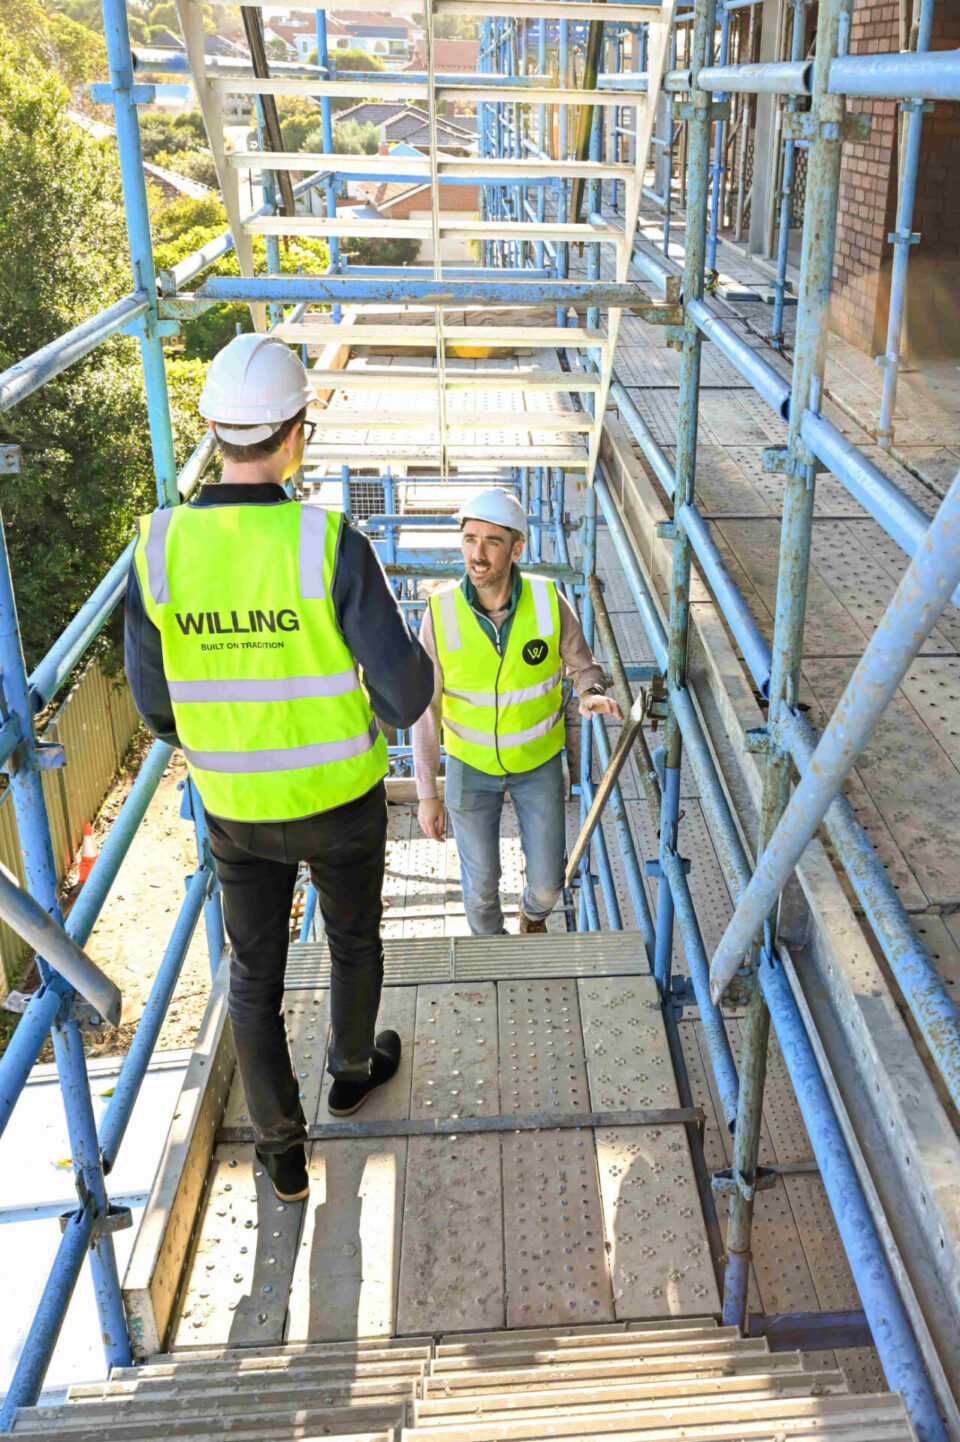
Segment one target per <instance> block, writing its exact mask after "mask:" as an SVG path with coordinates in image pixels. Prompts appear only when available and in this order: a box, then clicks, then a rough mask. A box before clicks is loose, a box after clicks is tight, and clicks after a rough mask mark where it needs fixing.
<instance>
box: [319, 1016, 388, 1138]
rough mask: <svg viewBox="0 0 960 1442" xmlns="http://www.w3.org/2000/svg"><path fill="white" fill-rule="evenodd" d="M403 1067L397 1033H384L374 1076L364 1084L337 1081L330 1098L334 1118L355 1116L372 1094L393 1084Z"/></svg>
mask: <svg viewBox="0 0 960 1442" xmlns="http://www.w3.org/2000/svg"><path fill="white" fill-rule="evenodd" d="M399 1065H400V1038H399V1037H398V1036H397V1033H396V1032H395V1031H382V1032H381V1033H380V1035H379V1036H378V1037H377V1040H376V1045H375V1046H374V1049H373V1056H372V1058H371V1060H370V1075H369V1076H368V1077H364V1079H363V1081H346V1080H344V1079H343V1078H341V1077H334V1079H333V1086H332V1087H331V1088H330V1095H329V1097H328V1098H327V1111H328V1112H329V1113H330V1115H331V1116H332V1117H349V1116H352V1115H353V1113H354V1112H356V1111H359V1110H360V1108H361V1107H362V1106H363V1104H364V1102H365V1101H366V1099H367V1097H368V1096H369V1095H370V1093H371V1092H372V1091H374V1090H375V1089H376V1088H377V1087H380V1086H383V1084H384V1082H388V1081H389V1080H390V1078H391V1077H392V1076H393V1074H394V1073H395V1071H396V1070H397V1067H398V1066H399Z"/></svg>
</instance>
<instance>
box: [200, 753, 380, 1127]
mask: <svg viewBox="0 0 960 1442" xmlns="http://www.w3.org/2000/svg"><path fill="white" fill-rule="evenodd" d="M207 824H208V826H209V828H210V846H211V850H212V851H213V858H214V861H215V863H216V868H217V875H218V877H219V878H220V885H221V886H222V887H223V919H224V923H225V925H226V930H227V935H228V937H229V939H230V943H231V946H232V948H233V955H232V957H231V960H230V989H229V1003H230V1021H231V1024H232V1027H233V1037H234V1042H235V1044H236V1048H237V1065H238V1066H239V1068H240V1077H241V1080H242V1082H243V1089H244V1093H245V1095H246V1098H247V1109H248V1112H249V1115H250V1121H251V1124H252V1126H253V1131H254V1135H255V1137H256V1140H257V1145H258V1146H259V1147H260V1148H261V1150H262V1151H265V1152H283V1151H286V1149H287V1148H288V1147H290V1146H292V1145H293V1144H294V1143H295V1142H300V1141H303V1140H304V1139H305V1137H306V1135H307V1132H306V1121H305V1118H304V1115H303V1109H302V1107H301V1106H300V1097H299V1089H298V1087H297V1080H296V1076H295V1074H294V1070H293V1066H292V1064H291V1061H290V1049H289V1046H288V1044H287V1035H286V1030H285V1027H284V1018H283V985H284V973H285V971H286V965H287V946H288V940H289V934H290V907H291V904H292V901H293V890H294V885H295V883H296V879H297V867H298V863H299V862H300V861H306V862H307V863H308V864H309V867H310V874H311V876H312V877H313V884H314V886H315V887H316V888H317V895H318V899H319V905H320V913H321V915H322V917H323V924H324V926H325V927H326V932H327V941H328V943H329V947H330V960H331V979H330V1046H329V1049H328V1053H327V1070H328V1071H330V1072H331V1073H332V1074H333V1075H334V1076H339V1075H346V1076H348V1077H357V1078H359V1077H362V1076H364V1075H366V1073H367V1071H368V1069H369V1066H370V1058H371V1055H372V1052H373V1039H374V1032H375V1030H376V1022H377V1011H378V1009H379V1006H380V991H381V987H382V985H383V943H382V941H381V939H380V920H381V916H382V914H383V903H382V900H381V897H382V892H383V871H384V862H385V856H386V840H387V795H386V788H385V787H384V784H383V782H382V781H378V782H377V784H376V786H374V787H373V788H372V790H370V791H368V792H367V793H366V795H364V796H361V797H359V798H358V800H356V801H351V802H349V803H348V804H347V805H346V806H338V807H336V808H335V809H334V810H333V811H322V812H319V813H318V814H317V815H316V816H309V817H306V818H304V819H303V820H301V821H281V822H256V823H251V822H243V821H224V820H220V819H218V818H217V817H215V816H210V815H208V816H207ZM311 1120H312V1118H311Z"/></svg>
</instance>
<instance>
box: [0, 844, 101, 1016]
mask: <svg viewBox="0 0 960 1442" xmlns="http://www.w3.org/2000/svg"><path fill="white" fill-rule="evenodd" d="M0 916H2V917H3V919H4V921H5V922H6V923H7V925H8V926H11V927H12V928H13V930H14V931H15V932H16V933H17V935H18V936H22V937H23V939H24V941H25V942H27V944H28V945H29V946H30V947H32V949H33V950H34V951H36V952H39V954H40V955H41V956H42V957H43V958H44V959H45V960H46V961H48V962H49V963H50V965H51V966H53V967H55V968H56V969H57V971H58V972H59V973H60V975H61V976H64V977H66V979H67V981H69V983H70V985H71V986H73V987H75V988H76V990H77V991H78V992H79V993H80V995H81V996H82V997H83V998H84V1000H85V1001H88V1002H89V1003H90V1005H91V1006H93V1007H95V1008H96V1009H97V1011H98V1012H99V1013H100V1015H101V1016H103V1017H105V1018H106V1019H107V1021H109V1022H110V1024H111V1025H112V1026H118V1025H119V1022H120V1006H121V996H120V988H119V987H118V986H117V984H116V983H115V982H113V981H111V980H110V978H109V976H107V975H106V973H105V972H103V971H101V970H100V968H99V966H97V964H96V962H94V961H91V960H90V958H89V956H87V953H86V952H85V951H84V950H83V949H82V947H80V946H78V945H77V943H76V942H75V941H74V940H73V938H72V937H70V936H68V935H67V933H66V932H65V931H64V930H63V928H62V927H61V926H59V925H58V924H57V922H56V921H54V919H53V917H52V916H50V915H49V914H48V913H47V912H46V911H44V909H43V907H42V906H41V905H40V903H39V902H37V901H34V899H33V897H32V896H31V895H30V894H29V892H26V891H21V889H20V887H19V886H17V884H16V883H15V882H13V881H10V880H9V879H8V877H7V876H5V875H4V874H3V873H2V872H0Z"/></svg>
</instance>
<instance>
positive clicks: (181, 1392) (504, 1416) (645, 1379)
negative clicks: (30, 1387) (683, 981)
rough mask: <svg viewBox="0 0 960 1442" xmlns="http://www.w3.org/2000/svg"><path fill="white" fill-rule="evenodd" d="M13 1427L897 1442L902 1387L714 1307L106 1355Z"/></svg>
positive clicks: (406, 1438)
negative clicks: (823, 1362) (95, 1372)
mask: <svg viewBox="0 0 960 1442" xmlns="http://www.w3.org/2000/svg"><path fill="white" fill-rule="evenodd" d="M13 1435H14V1436H15V1437H19V1438H23V1439H24V1442H26V1439H33V1438H35V1439H38V1442H39V1439H41V1438H42V1439H47V1438H49V1437H51V1436H59V1437H64V1438H70V1439H71V1442H95V1439H96V1442H101V1439H102V1442H148V1439H152V1438H174V1437H177V1438H182V1439H185V1442H187V1439H190V1442H201V1439H203V1442H228V1439H229V1442H247V1439H249V1442H254V1439H261V1438H271V1439H273V1442H285V1439H288V1438H289V1439H294V1438H298V1439H303V1442H306V1439H308V1438H319V1437H324V1438H329V1439H334V1438H338V1437H350V1438H353V1439H358V1442H359V1439H363V1442H392V1439H395V1438H396V1439H397V1442H400V1439H401V1438H402V1442H443V1439H445V1442H506V1439H511V1442H521V1439H522V1442H539V1439H541V1438H543V1439H546V1438H554V1437H567V1438H573V1437H575V1438H588V1437H607V1436H611V1435H617V1436H618V1437H620V1438H623V1439H626V1438H629V1439H631V1442H633V1439H636V1442H661V1439H662V1442H667V1439H671V1442H672V1439H680V1438H684V1439H693V1438H698V1439H699V1438H702V1439H704V1442H706V1439H708V1438H709V1439H711V1442H720V1439H730V1442H745V1439H748V1438H749V1439H751V1442H754V1439H756V1442H761V1439H766V1442H781V1439H782V1442H787V1439H793V1438H796V1439H804V1442H814V1439H824V1442H826V1439H828V1438H829V1439H836V1442H841V1439H842V1442H907V1439H911V1438H914V1437H915V1433H914V1431H913V1428H912V1426H911V1424H910V1421H909V1418H908V1416H907V1413H906V1409H905V1407H904V1405H903V1400H902V1398H901V1397H900V1396H899V1395H895V1394H892V1393H880V1394H876V1395H870V1396H851V1395H850V1393H849V1392H848V1390H847V1382H846V1379H845V1377H844V1375H843V1373H842V1372H841V1371H840V1370H839V1369H837V1368H834V1367H821V1366H817V1365H816V1364H815V1363H811V1362H810V1361H809V1359H808V1360H807V1361H806V1362H805V1360H804V1358H803V1357H802V1356H801V1355H800V1354H799V1353H796V1352H781V1353H776V1354H773V1353H771V1352H770V1350H769V1348H768V1344H767V1342H766V1341H765V1340H763V1339H759V1338H744V1337H742V1336H740V1334H739V1331H738V1329H737V1328H736V1327H720V1326H718V1325H717V1323H716V1322H715V1321H714V1320H713V1319H712V1318H687V1319H679V1320H677V1321H676V1322H675V1323H673V1324H671V1323H667V1322H656V1323H653V1324H650V1325H647V1326H638V1325H635V1324H634V1325H630V1326H627V1327H623V1326H621V1327H619V1328H617V1327H603V1328H599V1327H581V1328H573V1329H562V1330H558V1331H541V1330H532V1331H529V1332H485V1333H484V1332H480V1333H469V1334H460V1335H457V1334H451V1335H446V1336H441V1337H439V1338H437V1339H436V1340H434V1339H432V1338H422V1339H421V1338H413V1339H409V1340H408V1339H398V1340H397V1341H396V1342H388V1341H382V1340H378V1341H375V1342H371V1343H369V1344H366V1345H365V1344H364V1343H362V1342H360V1343H357V1344H344V1345H326V1346H307V1347H276V1348H271V1349H267V1350H256V1349H253V1350H244V1351H234V1352H224V1351H211V1352H177V1353H174V1354H173V1355H169V1354H167V1355H163V1356H159V1357H156V1358H155V1359H154V1360H153V1361H152V1362H150V1363H148V1364H147V1365H145V1366H142V1367H136V1368H132V1367H117V1368H114V1370H113V1372H112V1374H111V1377H110V1380H109V1381H108V1382H105V1383H103V1384H101V1385H96V1386H83V1387H74V1388H72V1389H71V1392H70V1397H69V1400H68V1401H67V1402H66V1403H65V1404H63V1405H62V1406H59V1407H24V1408H21V1409H20V1411H19V1412H18V1413H17V1415H16V1419H15V1422H14V1427H13Z"/></svg>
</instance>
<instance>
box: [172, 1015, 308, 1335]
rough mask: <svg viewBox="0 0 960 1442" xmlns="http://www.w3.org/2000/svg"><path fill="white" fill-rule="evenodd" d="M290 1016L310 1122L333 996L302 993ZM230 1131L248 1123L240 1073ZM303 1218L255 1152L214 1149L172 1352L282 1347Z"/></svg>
mask: <svg viewBox="0 0 960 1442" xmlns="http://www.w3.org/2000/svg"><path fill="white" fill-rule="evenodd" d="M284 1011H285V1013H286V1019H287V1032H288V1036H289V1039H290V1055H291V1060H292V1061H293V1064H294V1068H295V1071H296V1073H297V1079H298V1083H299V1088H300V1097H301V1104H302V1106H303V1109H304V1114H305V1115H306V1116H307V1117H312V1116H314V1115H315V1114H316V1110H317V1104H318V1102H319V1098H320V1087H321V1084H322V1080H323V1074H324V1071H323V1068H324V1059H325V1057H326V1047H327V1029H328V1026H329V1015H330V1012H329V993H327V992H317V993H315V994H309V993H305V992H295V993H293V994H292V996H289V997H287V998H285V1003H284ZM224 1122H225V1124H226V1125H228V1126H229V1125H241V1126H242V1125H247V1124H248V1112H247V1107H246V1102H245V1099H244V1096H243V1088H242V1086H241V1084H240V1081H239V1074H237V1076H236V1079H235V1082H234V1087H233V1089H232V1091H231V1095H230V1099H229V1101H228V1104H227V1108H226V1111H225V1113H224ZM302 1214H303V1208H302V1206H300V1205H299V1204H293V1203H289V1204H288V1203H283V1202H279V1201H278V1200H277V1198H276V1196H275V1195H274V1192H273V1187H272V1186H271V1183H270V1179H269V1177H268V1176H267V1175H266V1172H265V1170H264V1168H263V1166H262V1165H261V1163H260V1162H259V1161H258V1160H257V1158H256V1156H255V1154H254V1149H253V1147H252V1145H249V1144H234V1143H226V1144H222V1145H220V1146H218V1147H217V1148H216V1150H215V1151H214V1154H213V1159H212V1162H211V1170H210V1177H209V1181H208V1188H207V1197H206V1203H205V1206H204V1210H203V1215H202V1217H201V1218H200V1221H199V1227H198V1235H197V1242H196V1248H195V1252H194V1257H193V1264H192V1267H191V1271H190V1274H189V1277H188V1279H187V1283H186V1286H185V1289H184V1295H183V1300H182V1304H181V1309H180V1315H179V1319H178V1322H177V1327H176V1332H175V1337H174V1342H173V1347H172V1350H173V1351H178V1350H179V1349H181V1348H183V1347H187V1348H191V1347H197V1346H214V1345H223V1344H225V1343H228V1342H229V1343H230V1344H231V1345H232V1346H237V1347H243V1346H256V1345H260V1346H265V1345H268V1344H271V1343H278V1342H280V1341H281V1340H282V1337H283V1328H284V1319H285V1317H286V1313H287V1302H288V1298H289V1293H290V1282H291V1278H292V1276H293V1267H294V1261H295V1259H296V1254H297V1242H298V1238H299V1234H300V1224H301V1220H302Z"/></svg>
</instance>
